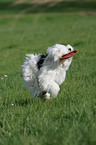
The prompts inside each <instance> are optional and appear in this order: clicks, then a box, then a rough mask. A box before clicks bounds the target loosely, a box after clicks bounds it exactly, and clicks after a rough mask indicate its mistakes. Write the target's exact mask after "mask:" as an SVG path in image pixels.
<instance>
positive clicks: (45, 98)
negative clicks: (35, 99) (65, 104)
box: [39, 92, 51, 101]
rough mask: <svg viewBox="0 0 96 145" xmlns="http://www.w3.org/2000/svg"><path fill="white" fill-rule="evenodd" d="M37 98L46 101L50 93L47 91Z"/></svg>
mask: <svg viewBox="0 0 96 145" xmlns="http://www.w3.org/2000/svg"><path fill="white" fill-rule="evenodd" d="M39 98H40V99H41V100H43V101H47V100H49V99H51V98H50V94H49V93H48V92H47V93H45V94H43V95H40V96H39Z"/></svg>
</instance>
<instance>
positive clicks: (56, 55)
mask: <svg viewBox="0 0 96 145" xmlns="http://www.w3.org/2000/svg"><path fill="white" fill-rule="evenodd" d="M77 52H78V51H74V49H73V47H72V46H71V45H67V46H65V45H61V44H55V45H53V46H52V47H49V48H48V49H47V54H46V55H43V54H38V55H37V54H35V55H34V54H26V59H25V61H24V63H23V65H22V76H23V81H24V85H25V86H26V88H28V89H29V90H30V92H31V94H32V96H33V97H40V98H41V99H50V98H55V97H56V96H57V95H58V92H59V91H60V87H59V85H61V84H62V83H63V82H64V80H65V77H66V71H67V70H68V68H69V66H70V64H71V62H72V58H73V56H74V55H76V54H77Z"/></svg>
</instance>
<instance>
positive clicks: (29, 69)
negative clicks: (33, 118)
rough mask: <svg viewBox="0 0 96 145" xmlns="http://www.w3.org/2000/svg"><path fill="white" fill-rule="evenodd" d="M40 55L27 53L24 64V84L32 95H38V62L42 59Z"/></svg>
mask: <svg viewBox="0 0 96 145" xmlns="http://www.w3.org/2000/svg"><path fill="white" fill-rule="evenodd" d="M40 57H41V56H40V54H39V55H33V54H27V55H26V59H25V61H24V63H23V65H22V77H23V80H24V85H25V86H26V87H27V88H28V89H29V90H30V92H31V93H32V96H33V97H35V96H38V94H39V92H40V90H39V84H38V80H37V77H38V66H37V62H38V61H39V60H40Z"/></svg>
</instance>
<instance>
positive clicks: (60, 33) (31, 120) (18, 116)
mask: <svg viewBox="0 0 96 145" xmlns="http://www.w3.org/2000/svg"><path fill="white" fill-rule="evenodd" d="M30 1H31V0H28V1H27V2H26V1H25V2H26V3H21V4H20V3H17V4H16V3H14V2H15V0H14V1H12V0H3V2H2V0H0V145H95V144H96V1H95V0H91V1H88V2H87V1H84V0H82V1H66V2H65V1H63V2H57V1H56V2H54V1H53V2H46V3H42V2H41V3H38V2H37V3H35V4H34V1H35V0H33V1H32V2H33V3H30ZM41 1H43V0H41ZM17 2H18V1H17ZM56 43H60V44H65V45H67V44H71V45H72V46H73V47H74V49H75V50H78V54H77V55H76V56H75V57H74V58H73V61H72V64H71V66H70V68H69V70H68V71H67V76H66V80H65V82H64V83H63V84H62V85H61V86H60V88H61V90H60V92H59V94H58V96H57V98H55V99H52V100H48V101H46V102H44V101H41V100H40V99H39V98H32V96H31V94H30V93H29V92H28V90H27V89H26V88H25V87H24V86H23V80H22V77H21V65H22V64H23V61H24V58H25V54H26V53H45V52H46V49H47V47H49V46H52V45H54V44H56ZM6 75H7V76H6Z"/></svg>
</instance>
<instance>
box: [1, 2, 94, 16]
mask: <svg viewBox="0 0 96 145" xmlns="http://www.w3.org/2000/svg"><path fill="white" fill-rule="evenodd" d="M95 10H96V1H91V0H90V1H83V2H82V1H61V2H56V1H53V2H47V3H28V2H26V3H14V2H0V13H1V14H3V13H7V14H8V13H12V14H14V13H43V12H46V13H48V12H82V11H85V12H87V11H95Z"/></svg>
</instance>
